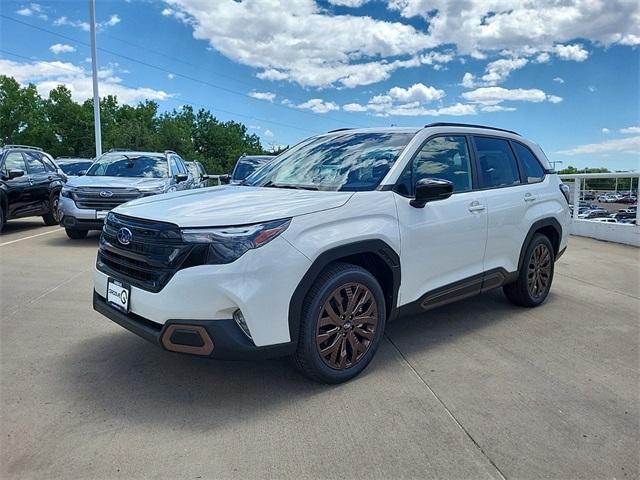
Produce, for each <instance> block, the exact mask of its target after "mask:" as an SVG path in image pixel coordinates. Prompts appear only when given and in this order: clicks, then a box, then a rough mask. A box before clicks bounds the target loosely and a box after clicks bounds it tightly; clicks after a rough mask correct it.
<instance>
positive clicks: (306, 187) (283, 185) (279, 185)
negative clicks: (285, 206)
mask: <svg viewBox="0 0 640 480" xmlns="http://www.w3.org/2000/svg"><path fill="white" fill-rule="evenodd" d="M262 186H263V187H270V188H289V189H292V190H318V187H316V186H315V185H290V184H286V183H273V182H272V181H271V180H269V181H268V182H267V183H265V184H264V185H262Z"/></svg>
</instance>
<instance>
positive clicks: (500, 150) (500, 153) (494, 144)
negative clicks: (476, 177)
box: [474, 137, 520, 188]
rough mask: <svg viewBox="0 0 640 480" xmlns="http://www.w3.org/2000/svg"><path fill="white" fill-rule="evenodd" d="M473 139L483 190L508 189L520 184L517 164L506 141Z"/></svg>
mask: <svg viewBox="0 0 640 480" xmlns="http://www.w3.org/2000/svg"><path fill="white" fill-rule="evenodd" d="M474 139H475V142H476V149H477V150H478V162H479V164H480V172H479V173H480V184H481V185H482V187H483V188H497V187H508V186H510V185H517V184H519V183H520V174H519V172H518V164H517V162H516V158H515V156H514V155H513V152H512V151H511V147H510V146H509V142H508V141H506V140H502V139H500V138H491V137H474Z"/></svg>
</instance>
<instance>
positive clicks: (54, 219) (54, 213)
mask: <svg viewBox="0 0 640 480" xmlns="http://www.w3.org/2000/svg"><path fill="white" fill-rule="evenodd" d="M59 204H60V192H53V193H52V194H51V197H50V198H49V207H50V209H51V211H50V212H49V213H47V214H46V215H43V216H42V220H44V223H45V225H47V226H49V227H50V226H52V225H58V224H59V223H60V212H59V211H58V207H59Z"/></svg>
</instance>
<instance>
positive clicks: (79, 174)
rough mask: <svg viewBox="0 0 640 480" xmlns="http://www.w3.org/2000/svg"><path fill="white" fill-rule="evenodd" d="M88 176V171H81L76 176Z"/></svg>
mask: <svg viewBox="0 0 640 480" xmlns="http://www.w3.org/2000/svg"><path fill="white" fill-rule="evenodd" d="M86 174H87V171H86V170H80V171H78V173H76V175H77V176H79V177H81V176H83V175H86Z"/></svg>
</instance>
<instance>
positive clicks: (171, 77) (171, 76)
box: [167, 73, 176, 80]
mask: <svg viewBox="0 0 640 480" xmlns="http://www.w3.org/2000/svg"><path fill="white" fill-rule="evenodd" d="M167 78H168V79H169V80H173V79H174V78H176V76H175V75H174V74H173V73H167Z"/></svg>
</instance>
